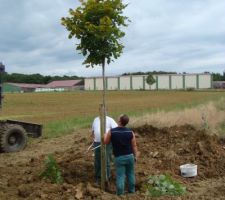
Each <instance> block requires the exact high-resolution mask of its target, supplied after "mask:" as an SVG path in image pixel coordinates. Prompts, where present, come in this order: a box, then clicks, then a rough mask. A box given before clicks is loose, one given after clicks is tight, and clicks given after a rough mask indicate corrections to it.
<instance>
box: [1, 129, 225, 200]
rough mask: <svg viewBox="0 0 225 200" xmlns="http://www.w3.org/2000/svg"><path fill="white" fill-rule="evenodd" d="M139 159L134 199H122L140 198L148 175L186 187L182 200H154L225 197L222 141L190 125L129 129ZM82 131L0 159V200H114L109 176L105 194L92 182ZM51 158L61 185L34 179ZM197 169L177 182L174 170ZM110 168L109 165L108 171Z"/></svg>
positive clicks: (35, 143) (87, 139) (177, 173)
mask: <svg viewBox="0 0 225 200" xmlns="http://www.w3.org/2000/svg"><path fill="white" fill-rule="evenodd" d="M134 131H135V133H136V136H137V141H138V147H139V151H140V157H139V159H138V162H137V165H136V179H137V180H136V189H137V192H136V194H135V195H125V196H124V197H122V199H140V200H141V199H150V198H146V196H145V191H144V190H143V188H142V186H143V184H144V183H145V182H146V179H147V178H148V176H149V175H153V174H170V175H171V176H172V177H173V178H174V179H176V180H177V181H178V182H180V183H182V184H183V185H185V186H186V187H187V190H188V193H187V194H186V195H185V196H182V197H162V198H159V199H180V200H181V199H225V176H224V174H225V146H224V145H225V143H224V142H223V141H222V140H221V139H219V138H218V137H217V136H210V135H208V134H206V133H205V132H204V131H202V130H196V129H195V128H193V127H192V126H189V125H185V126H181V127H177V126H173V127H170V128H162V129H158V128H155V127H152V126H148V125H145V126H142V127H138V128H135V129H134ZM89 135H90V134H89V133H88V130H81V131H79V132H76V133H74V134H72V135H67V136H65V137H61V138H55V139H51V140H35V141H32V142H31V143H30V144H29V145H28V147H27V148H26V149H25V150H24V151H22V152H19V153H12V154H1V155H0V199H1V200H2V199H3V200H14V199H19V200H20V199H32V200H34V199H49V200H52V199H54V200H57V199H59V200H61V199H65V200H74V199H120V198H118V197H117V196H116V195H114V194H115V176H114V173H113V176H114V179H113V180H112V183H111V186H110V187H109V189H108V192H101V190H100V189H99V188H98V186H97V185H96V184H95V183H94V178H93V176H94V172H93V156H92V153H91V152H89V153H86V152H85V151H86V149H87V148H88V146H89V145H90V137H89ZM49 153H52V154H54V156H55V158H56V160H57V163H58V164H59V166H60V168H61V170H62V174H63V177H64V180H65V182H64V183H63V184H62V185H57V184H51V183H49V182H48V181H46V180H41V179H40V178H39V175H40V173H41V172H42V171H43V169H44V160H45V159H46V156H47V154H49ZM185 163H195V164H197V165H198V176H197V177H195V178H182V177H181V176H180V171H179V166H180V165H182V164H185ZM112 168H113V167H112ZM113 171H114V169H113Z"/></svg>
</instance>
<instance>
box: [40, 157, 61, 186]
mask: <svg viewBox="0 0 225 200" xmlns="http://www.w3.org/2000/svg"><path fill="white" fill-rule="evenodd" d="M40 177H41V178H42V179H48V180H50V181H51V183H57V184H61V183H63V181H64V180H63V177H62V173H61V171H60V169H59V167H58V165H57V163H56V160H55V158H54V157H53V155H51V154H50V155H48V158H47V159H46V161H45V170H44V171H43V172H42V173H41V174H40Z"/></svg>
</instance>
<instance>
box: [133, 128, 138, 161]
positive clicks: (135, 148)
mask: <svg viewBox="0 0 225 200" xmlns="http://www.w3.org/2000/svg"><path fill="white" fill-rule="evenodd" d="M131 144H132V149H133V153H134V157H135V158H136V159H137V156H138V150H137V143H136V138H135V134H134V132H133V138H132V140H131Z"/></svg>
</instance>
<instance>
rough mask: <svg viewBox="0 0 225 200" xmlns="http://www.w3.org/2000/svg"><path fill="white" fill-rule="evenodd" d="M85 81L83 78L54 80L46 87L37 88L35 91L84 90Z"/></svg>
mask: <svg viewBox="0 0 225 200" xmlns="http://www.w3.org/2000/svg"><path fill="white" fill-rule="evenodd" d="M83 89H84V82H83V80H61V81H52V82H50V83H49V84H47V85H45V87H39V88H36V90H35V92H52V91H58V92H61V91H74V90H83Z"/></svg>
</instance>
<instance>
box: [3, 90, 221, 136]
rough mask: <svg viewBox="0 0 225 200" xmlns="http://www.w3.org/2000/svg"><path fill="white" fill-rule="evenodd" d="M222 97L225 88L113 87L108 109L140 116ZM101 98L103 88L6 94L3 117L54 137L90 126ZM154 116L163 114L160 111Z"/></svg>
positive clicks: (192, 105)
mask: <svg viewBox="0 0 225 200" xmlns="http://www.w3.org/2000/svg"><path fill="white" fill-rule="evenodd" d="M221 97H225V92H213V91H212V92H209V91H205V92H196V91H194V92H185V91H154V92H149V91H112V92H107V94H106V100H107V107H108V113H109V114H110V115H111V116H113V117H117V116H118V115H119V114H121V113H127V114H129V115H130V116H138V117H139V116H144V115H145V114H148V113H160V112H159V111H165V112H167V111H170V110H181V109H184V108H190V107H194V106H196V105H199V104H202V103H205V102H209V101H214V100H218V99H220V98H221ZM101 101H102V95H101V92H85V91H79V92H63V93H23V94H18V93H17V94H16V93H15V94H5V98H4V104H3V109H2V111H1V114H0V119H16V120H22V121H28V122H35V123H41V124H43V125H44V127H45V129H44V130H45V136H46V137H53V136H58V135H61V134H63V133H67V132H71V131H72V130H73V129H74V128H75V129H76V128H81V127H89V126H90V123H91V121H92V120H93V118H94V117H95V116H96V115H98V107H99V104H100V103H101ZM154 117H156V119H157V117H158V118H161V117H160V114H155V115H154ZM157 121H158V119H157ZM187 122H188V120H187Z"/></svg>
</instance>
